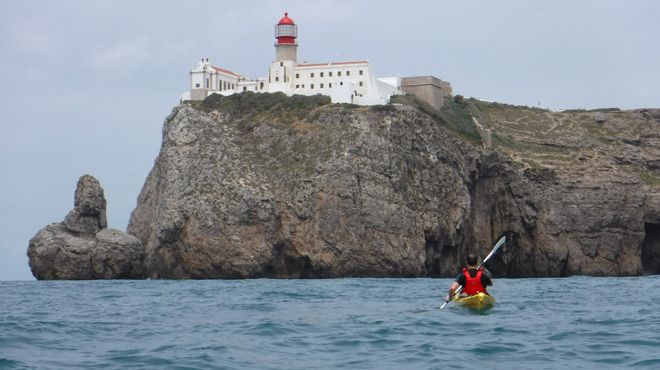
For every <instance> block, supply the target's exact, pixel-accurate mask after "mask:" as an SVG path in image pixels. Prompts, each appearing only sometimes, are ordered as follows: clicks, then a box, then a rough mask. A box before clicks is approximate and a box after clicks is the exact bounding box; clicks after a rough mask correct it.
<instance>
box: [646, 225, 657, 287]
mask: <svg viewBox="0 0 660 370" xmlns="http://www.w3.org/2000/svg"><path fill="white" fill-rule="evenodd" d="M644 234H645V236H644V243H643V244H642V267H643V268H644V273H645V274H649V275H654V274H659V273H660V224H653V223H645V224H644Z"/></svg>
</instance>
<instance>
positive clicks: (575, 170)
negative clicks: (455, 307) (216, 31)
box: [128, 93, 660, 278]
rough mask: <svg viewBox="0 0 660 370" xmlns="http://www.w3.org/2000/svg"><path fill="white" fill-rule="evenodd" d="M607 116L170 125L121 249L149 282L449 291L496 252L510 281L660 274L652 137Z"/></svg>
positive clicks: (229, 114) (443, 114)
mask: <svg viewBox="0 0 660 370" xmlns="http://www.w3.org/2000/svg"><path fill="white" fill-rule="evenodd" d="M599 113H600V114H599V116H598V119H595V118H594V115H593V112H574V113H550V112H547V111H542V110H538V109H530V108H524V107H511V106H504V105H498V104H491V103H482V102H478V101H474V100H468V99H466V100H465V101H461V102H449V103H448V105H446V106H445V107H444V108H443V110H442V111H435V110H432V109H429V108H428V107H425V105H424V104H422V103H419V102H417V101H414V100H410V99H408V98H405V97H404V98H401V99H399V101H398V102H395V104H392V105H388V106H377V107H356V106H351V105H337V104H329V101H328V100H327V99H325V98H323V97H321V96H317V97H299V96H294V97H291V98H287V97H285V96H284V95H282V94H252V93H244V94H239V95H232V96H229V97H222V96H219V95H213V96H211V97H209V98H207V99H206V100H205V101H204V102H202V103H201V104H197V103H195V104H193V103H190V104H189V103H184V104H182V105H180V106H178V107H176V108H175V109H174V110H173V112H172V114H171V115H170V116H169V117H168V118H167V120H166V122H165V126H164V129H163V144H162V147H161V152H160V154H159V156H158V158H157V160H156V163H155V165H154V168H153V169H152V171H151V173H150V174H149V176H148V178H147V180H146V182H145V185H144V188H143V189H142V192H141V194H140V196H139V199H138V205H137V207H136V209H135V210H134V212H133V213H132V215H131V220H130V222H129V227H128V232H129V233H131V234H133V235H136V236H137V237H138V238H139V239H140V240H141V241H142V242H143V243H144V245H145V253H146V255H145V268H146V273H147V275H148V276H149V277H152V278H246V277H285V278H296V277H337V276H450V275H453V274H455V273H456V271H457V268H458V267H459V266H460V263H461V259H462V257H463V256H465V255H466V254H467V253H469V252H476V253H478V254H481V255H482V256H484V255H485V254H486V253H488V251H489V250H490V247H491V246H492V244H493V243H494V242H495V241H496V240H497V239H498V238H499V237H500V236H501V235H507V239H508V242H507V245H506V246H505V247H504V248H503V250H502V251H501V252H500V253H498V254H497V255H496V257H495V258H494V259H493V260H492V262H489V264H490V266H491V271H493V272H494V273H495V274H496V275H499V276H567V275H573V274H590V275H637V274H641V273H643V272H644V271H646V272H650V273H657V272H659V271H660V252H659V251H658V249H659V248H660V247H658V240H660V238H658V229H657V228H656V226H652V225H656V224H655V222H657V221H656V216H657V214H659V212H660V207H659V206H658V204H657V202H655V201H652V200H653V199H657V196H658V194H660V187H659V186H658V183H656V182H655V181H656V179H660V176H658V174H657V173H656V172H653V171H656V170H654V169H653V168H654V167H653V166H654V165H655V164H657V158H658V157H659V156H658V154H659V147H658V132H660V130H659V129H658V127H659V126H658V121H657V120H656V118H655V116H654V115H653V114H652V113H654V111H648V110H646V111H634V112H616V111H613V112H609V111H605V112H599ZM516 115H517V116H516ZM475 118H476V119H475ZM475 121H478V122H479V123H480V125H482V129H481V131H486V130H487V131H488V132H490V133H491V140H492V143H491V145H489V146H486V147H485V148H484V146H483V145H482V141H481V138H480V136H479V132H478V131H477V130H476V128H475V123H474V122H475ZM573 124H575V126H574V127H573V129H572V130H569V129H567V127H568V126H570V125H573ZM589 130H593V132H592V131H589ZM616 130H619V131H616ZM604 133H608V135H609V136H605V134H604ZM630 143H632V144H630ZM631 146H632V147H634V148H633V150H630V148H629V147H631ZM491 148H492V149H491ZM649 225H651V226H649ZM645 256H650V257H649V258H650V259H652V258H656V257H658V259H657V261H658V262H657V263H656V262H653V263H644V262H643V261H642V258H643V257H645Z"/></svg>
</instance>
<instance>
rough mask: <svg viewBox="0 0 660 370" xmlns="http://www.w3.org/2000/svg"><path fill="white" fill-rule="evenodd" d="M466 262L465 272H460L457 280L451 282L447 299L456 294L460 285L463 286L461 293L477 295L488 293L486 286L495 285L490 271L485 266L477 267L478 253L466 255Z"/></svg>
mask: <svg viewBox="0 0 660 370" xmlns="http://www.w3.org/2000/svg"><path fill="white" fill-rule="evenodd" d="M465 264H466V265H467V267H464V268H463V272H461V273H460V274H458V276H456V280H455V281H454V282H452V283H451V286H450V287H449V295H448V296H447V297H445V301H449V300H450V299H451V297H453V296H454V292H456V289H457V288H458V287H459V286H462V287H463V291H462V292H461V294H465V295H475V294H477V293H480V292H484V293H486V294H488V292H487V291H486V287H487V286H491V285H493V281H492V280H491V274H490V272H489V271H488V270H486V269H485V268H484V267H479V268H477V255H476V254H474V253H470V254H468V256H467V257H465Z"/></svg>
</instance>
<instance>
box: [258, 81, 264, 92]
mask: <svg viewBox="0 0 660 370" xmlns="http://www.w3.org/2000/svg"><path fill="white" fill-rule="evenodd" d="M263 88H264V83H263V82H259V89H262V90H263Z"/></svg>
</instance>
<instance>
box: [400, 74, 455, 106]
mask: <svg viewBox="0 0 660 370" xmlns="http://www.w3.org/2000/svg"><path fill="white" fill-rule="evenodd" d="M401 90H403V92H405V93H406V94H413V95H415V96H416V97H418V98H419V99H421V100H422V101H425V102H427V103H429V104H430V105H431V106H432V107H434V108H436V109H439V108H441V107H442V106H443V105H444V99H445V98H446V97H447V98H448V97H450V96H451V85H450V84H449V83H448V82H445V81H442V80H440V79H439V78H436V77H433V76H418V77H403V78H402V79H401Z"/></svg>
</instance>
